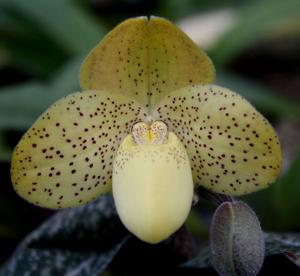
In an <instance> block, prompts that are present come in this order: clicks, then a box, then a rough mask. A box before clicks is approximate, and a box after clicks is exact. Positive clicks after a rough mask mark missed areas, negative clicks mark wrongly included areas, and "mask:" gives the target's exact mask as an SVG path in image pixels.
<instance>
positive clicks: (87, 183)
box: [11, 91, 144, 208]
mask: <svg viewBox="0 0 300 276" xmlns="http://www.w3.org/2000/svg"><path fill="white" fill-rule="evenodd" d="M142 118H144V113H143V109H142V108H141V107H140V106H139V105H138V104H136V103H135V102H134V101H132V100H130V99H128V98H125V97H124V96H121V95H111V94H109V93H107V92H104V91H96V92H95V91H89V92H85V93H75V94H71V95H69V96H67V97H65V98H63V99H61V100H59V101H58V102H56V103H55V104H54V105H53V106H51V107H50V108H49V109H48V110H47V111H46V112H45V113H44V114H43V115H41V117H40V118H39V119H38V120H37V121H36V123H35V124H34V125H33V126H32V127H31V128H30V129H29V130H28V131H27V133H26V134H25V135H24V136H23V138H22V139H21V141H20V142H19V144H18V145H17V147H16V149H15V151H14V153H13V157H12V168H11V174H12V182H13V184H14V188H15V190H16V192H17V193H18V194H19V195H21V196H22V197H23V198H25V199H27V200H29V201H30V202H32V203H34V204H37V205H40V206H44V207H48V208H63V207H70V206H76V205H80V204H84V203H86V202H88V201H91V200H93V199H95V198H96V197H97V196H99V195H100V194H102V193H105V192H108V191H110V190H111V176H112V161H113V159H114V155H115V152H116V150H117V149H118V146H119V143H120V142H121V141H122V139H123V138H124V137H125V136H126V135H127V134H128V133H129V132H130V128H131V126H132V124H133V123H134V122H136V121H138V120H142Z"/></svg>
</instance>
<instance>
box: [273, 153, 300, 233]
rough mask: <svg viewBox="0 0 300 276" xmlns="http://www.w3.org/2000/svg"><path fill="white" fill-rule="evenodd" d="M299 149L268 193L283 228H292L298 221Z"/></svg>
mask: <svg viewBox="0 0 300 276" xmlns="http://www.w3.org/2000/svg"><path fill="white" fill-rule="evenodd" d="M299 171H300V151H299V150H298V153H297V155H296V158H295V159H294V160H293V162H292V164H291V166H290V167H289V169H288V171H287V172H286V173H285V174H284V175H283V176H282V177H281V178H280V179H279V180H278V182H277V183H276V184H275V185H274V187H272V190H270V193H271V195H272V197H273V202H274V205H275V206H276V209H275V210H277V216H278V219H279V221H280V224H281V225H283V226H284V228H293V227H297V226H299V223H300V201H299V194H300V185H299V183H300V173H299Z"/></svg>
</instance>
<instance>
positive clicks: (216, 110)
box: [153, 85, 281, 195]
mask: <svg viewBox="0 0 300 276" xmlns="http://www.w3.org/2000/svg"><path fill="white" fill-rule="evenodd" d="M153 116H154V118H155V119H157V120H163V121H164V122H166V123H167V124H168V126H169V129H170V131H173V132H174V133H175V134H176V135H177V136H178V137H179V138H180V140H181V141H182V142H183V144H184V145H185V146H186V149H187V151H188V154H189V157H190V160H191V165H192V171H193V175H194V182H195V183H196V184H197V185H201V186H204V187H205V188H207V189H209V190H212V191H214V192H217V193H223V194H227V195H242V194H247V193H251V192H253V191H256V190H260V189H262V188H266V187H267V186H268V184H270V183H272V182H273V181H274V180H275V179H276V177H277V176H278V174H279V171H280V167H281V149H280V145H279V141H278V138H277V136H276V133H275V131H274V130H273V128H272V127H271V125H270V124H269V123H268V122H267V120H266V119H265V118H264V117H263V116H262V115H261V114H260V113H259V112H257V111H256V110H255V108H254V107H253V106H252V105H251V104H249V103H248V102H247V101H246V100H245V99H244V98H242V97H241V96H239V95H238V94H235V93H234V92H232V91H230V90H229V89H226V88H222V87H220V86H216V85H192V86H189V87H186V88H183V89H179V90H177V91H175V92H173V93H170V94H169V95H167V96H166V97H165V98H164V99H163V100H162V101H161V102H160V103H159V105H158V106H157V107H156V111H155V112H154V114H153Z"/></svg>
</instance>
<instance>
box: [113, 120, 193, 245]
mask: <svg viewBox="0 0 300 276" xmlns="http://www.w3.org/2000/svg"><path fill="white" fill-rule="evenodd" d="M113 196H114V199H115V203H116V207H117V211H118V213H119V215H120V218H121V220H122V222H123V223H124V225H125V226H126V227H127V228H128V229H129V230H130V231H131V232H132V233H134V234H135V235H136V236H137V237H139V238H140V239H142V240H144V241H147V242H149V243H158V242H160V241H162V240H164V239H166V238H167V237H168V236H170V235H171V234H173V233H174V232H175V231H176V230H177V229H178V228H180V226H181V225H182V224H183V223H184V221H185V220H186V217H187V215H188V213H189V211H190V208H191V204H192V199H193V180H192V173H191V167H190V162H189V158H188V156H187V153H186V151H185V148H184V146H183V145H182V143H181V142H180V141H179V139H178V138H177V136H176V135H175V134H174V133H172V132H169V133H168V130H167V126H166V124H165V123H163V122H161V121H156V122H154V123H152V125H150V126H149V125H147V124H146V123H143V122H141V123H137V124H135V125H134V126H133V128H132V133H131V134H129V135H128V136H127V137H126V138H125V139H124V140H123V142H122V144H121V145H120V147H119V149H118V152H117V155H116V158H115V160H114V164H113Z"/></svg>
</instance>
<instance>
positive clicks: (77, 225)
mask: <svg viewBox="0 0 300 276" xmlns="http://www.w3.org/2000/svg"><path fill="white" fill-rule="evenodd" d="M127 235H128V232H127V231H126V230H125V228H124V227H123V226H122V224H121V222H120V220H119V219H118V216H117V214H116V212H115V209H114V205H113V202H112V199H111V197H108V196H103V197H101V198H99V199H98V200H97V201H94V202H93V203H90V204H88V205H85V206H83V207H79V208H74V209H70V210H64V211H61V212H58V213H57V214H56V215H54V216H53V217H52V218H50V219H49V220H48V221H46V222H45V223H44V224H42V225H41V226H40V227H39V228H38V229H36V230H35V231H34V232H33V233H32V234H30V235H29V236H28V237H27V238H26V239H25V240H24V241H23V242H22V243H21V245H20V246H19V247H18V248H17V250H16V252H15V253H14V255H13V256H12V257H11V259H10V260H9V261H8V262H7V263H6V265H5V266H4V267H3V268H2V270H0V275H6V276H13V275H30V276H31V275H74V276H75V275H100V274H101V273H102V272H103V271H104V270H105V269H106V267H107V266H108V264H109V263H110V262H111V260H112V259H113V257H114V256H115V254H116V253H117V252H118V250H119V249H120V247H121V246H122V244H123V242H124V240H125V239H126V237H127Z"/></svg>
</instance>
